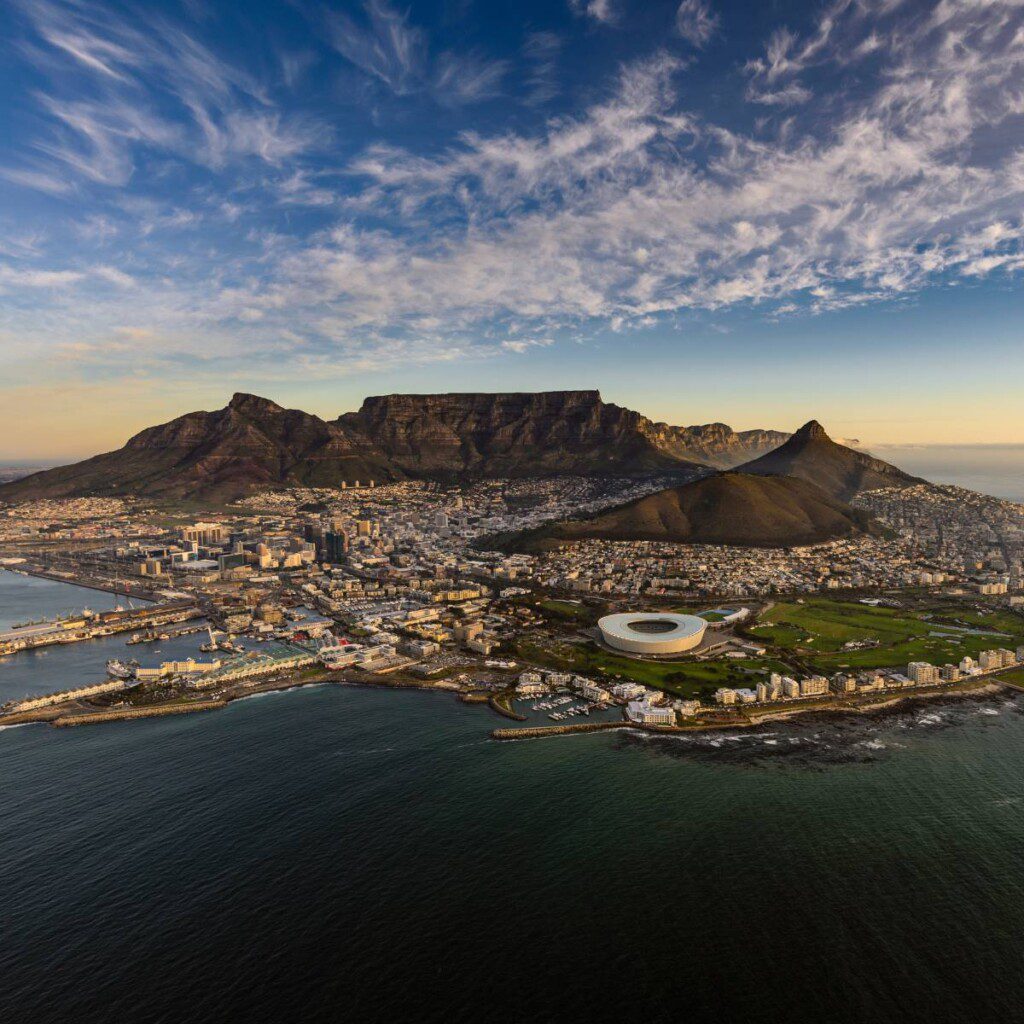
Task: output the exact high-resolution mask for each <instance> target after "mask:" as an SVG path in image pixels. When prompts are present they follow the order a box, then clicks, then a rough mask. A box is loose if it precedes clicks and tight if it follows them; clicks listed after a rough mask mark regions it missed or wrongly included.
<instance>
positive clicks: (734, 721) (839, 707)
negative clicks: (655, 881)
mask: <svg viewBox="0 0 1024 1024" xmlns="http://www.w3.org/2000/svg"><path fill="white" fill-rule="evenodd" d="M323 683H332V684H334V685H337V686H355V687H362V686H366V687H370V688H374V689H377V688H383V689H387V688H391V689H406V690H421V691H430V692H435V693H449V694H452V695H453V696H455V697H457V698H458V699H459V700H460V701H461V702H462V703H466V704H470V705H475V706H479V707H486V708H488V709H489V710H490V711H492V712H493V713H494V714H496V715H500V716H501V717H504V718H507V719H511V720H513V721H516V722H525V721H528V719H527V718H526V717H525V716H521V715H519V714H518V713H517V712H515V711H513V710H512V709H511V707H507V706H506V705H504V704H503V702H502V700H501V696H500V695H496V694H493V693H491V694H488V695H487V696H484V695H483V693H481V692H480V691H479V690H474V689H472V688H470V689H465V688H463V687H460V686H459V685H458V684H455V683H452V682H450V681H448V680H438V681H436V682H423V681H416V680H410V679H406V678H401V677H400V678H395V677H393V676H373V675H368V676H367V677H365V678H358V679H356V678H352V677H349V676H345V675H341V674H336V673H332V672H329V671H328V670H326V669H322V670H310V671H309V672H308V674H307V675H305V676H299V677H296V676H281V677H277V678H273V679H265V680H263V681H262V682H259V683H257V684H254V685H248V686H247V685H244V684H243V685H239V686H236V687H235V688H233V689H229V690H226V691H224V692H223V693H220V694H218V695H217V696H214V697H207V698H198V699H196V700H192V701H190V700H184V701H182V700H178V701H173V702H156V703H153V704H151V705H143V706H134V707H131V706H130V707H115V708H97V707H95V706H92V707H90V706H87V705H84V704H82V703H79V702H69V704H67V705H57V706H51V707H45V708H40V709H39V710H37V711H27V712H23V713H20V714H18V713H15V714H12V715H9V716H4V717H2V718H0V726H15V725H47V724H49V725H52V726H54V727H56V728H66V727H69V726H79V725H90V724H104V723H107V722H116V721H131V720H133V719H140V718H157V717H162V716H165V715H175V714H188V713H191V712H193V711H196V712H198V711H216V710H220V709H221V708H224V707H227V706H228V705H229V704H231V703H233V702H234V701H237V700H244V699H246V698H248V697H253V696H257V695H259V694H262V693H273V692H279V691H284V690H293V689H300V688H302V687H305V686H317V685H321V684H323ZM1002 690H1010V691H1013V692H1018V693H1019V692H1022V691H1024V685H1021V684H1018V683H1014V682H1012V681H1010V680H1009V679H1004V678H1002V677H1000V676H997V675H991V676H986V677H985V678H984V679H975V680H967V681H965V682H961V683H955V684H952V685H951V686H947V687H943V688H942V689H939V690H926V689H922V690H915V691H914V692H911V693H893V694H889V695H886V696H884V697H881V698H876V697H867V698H865V700H864V701H863V702H858V701H857V700H856V698H853V699H851V698H845V699H843V700H830V701H810V702H808V703H807V704H804V705H800V706H795V707H785V708H778V709H765V710H763V711H751V712H745V711H740V712H737V713H734V714H732V715H730V716H729V717H727V718H720V719H718V720H715V719H706V720H703V721H700V720H694V721H692V722H688V723H686V724H683V725H674V726H667V725H644V724H642V723H637V722H632V721H630V720H628V719H626V718H623V720H622V721H614V722H575V723H566V724H559V725H537V726H520V727H518V728H517V727H502V728H496V729H492V730H491V731H490V736H491V738H492V739H495V740H502V741H507V740H513V739H540V738H545V737H553V736H566V735H575V734H580V733H590V732H602V731H609V730H616V729H635V730H637V731H640V732H645V733H648V734H653V735H667V736H670V735H674V734H682V733H694V732H721V731H724V730H730V729H749V728H754V727H758V726H763V725H765V724H766V723H770V722H781V721H787V720H790V719H793V718H797V717H799V716H802V715H813V714H818V715H824V716H829V717H832V716H842V715H850V714H853V715H872V714H880V713H884V712H886V711H888V710H892V709H893V708H895V707H897V706H899V705H903V704H907V703H914V702H918V701H920V702H926V701H927V702H935V701H939V702H947V701H948V702H952V701H957V700H961V699H963V698H965V697H979V696H989V695H993V694H996V693H999V692H1000V691H1002Z"/></svg>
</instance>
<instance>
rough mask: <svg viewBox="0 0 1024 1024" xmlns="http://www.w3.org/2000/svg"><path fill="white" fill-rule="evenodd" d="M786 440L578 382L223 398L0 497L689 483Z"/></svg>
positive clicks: (228, 496)
mask: <svg viewBox="0 0 1024 1024" xmlns="http://www.w3.org/2000/svg"><path fill="white" fill-rule="evenodd" d="M789 437H790V435H788V434H785V433H783V432H781V431H771V430H751V431H742V432H736V431H733V430H732V428H731V427H729V426H727V425H726V424H723V423H710V424H703V425H697V426H691V427H674V426H671V425H669V424H665V423H660V422H655V421H653V420H651V419H649V418H648V417H646V416H644V415H642V414H641V413H639V412H636V411H634V410H632V409H628V408H625V407H624V406H619V405H616V404H614V403H611V402H605V401H604V400H603V399H602V398H601V394H600V392H599V391H596V390H587V389H584V390H574V391H540V392H495V393H487V392H462V393H459V392H452V393H443V394H393V395H378V396H370V397H368V398H366V399H365V400H364V401H363V403H362V405H361V406H360V408H359V409H358V410H356V411H355V412H348V413H343V414H342V415H340V416H338V417H337V418H335V419H333V420H326V419H322V418H321V417H319V416H315V415H313V414H311V413H307V412H303V411H302V410H300V409H287V408H285V407H283V406H281V405H279V404H278V403H276V402H274V401H271V400H270V399H267V398H263V397H261V396H258V395H253V394H249V393H247V392H237V393H235V394H234V395H233V396H232V398H231V400H230V401H229V402H228V404H227V405H226V406H225V407H224V408H222V409H218V410H214V411H212V412H207V411H198V412H190V413H185V414H184V415H182V416H178V417H176V418H174V419H172V420H170V421H168V422H166V423H162V424H157V425H155V426H152V427H147V428H146V429H144V430H141V431H139V432H138V433H137V434H135V435H134V436H132V437H131V438H129V440H128V441H127V442H126V443H125V445H124V447H122V448H120V449H118V450H116V451H113V452H107V453H104V454H101V455H97V456H93V457H92V458H91V459H86V460H84V461H83V462H79V463H75V464H73V465H69V466H62V467H58V468H56V469H51V470H45V471H42V472H39V473H34V474H31V475H29V476H26V477H22V478H20V479H18V480H16V481H14V482H12V483H9V484H6V485H3V486H0V500H3V501H8V502H10V501H18V500H24V499H29V498H39V497H47V498H48V497H66V496H73V495H75V496H77V495H108V496H109V495H139V496H146V497H152V498H157V499H166V500H179V499H182V500H184V499H188V500H217V501H227V500H236V499H237V498H239V497H243V496H244V495H246V494H249V493H252V492H253V491H256V490H273V489H280V488H285V487H295V486H323V487H337V486H340V485H341V484H342V483H349V484H351V483H353V482H355V481H357V480H359V481H363V482H366V481H368V480H371V479H372V480H375V481H378V482H381V481H394V480H405V479H410V478H413V479H432V480H450V481H458V480H469V479H479V478H486V477H543V476H554V475H615V476H638V475H648V474H652V473H678V474H680V475H685V476H688V477H693V476H697V475H701V474H706V473H709V472H712V471H714V470H715V469H723V468H732V467H734V466H735V465H737V464H739V463H743V462H745V461H747V460H749V459H750V458H751V457H753V456H759V455H762V454H764V453H765V452H766V451H768V450H770V449H771V448H773V447H776V446H777V445H778V444H783V443H785V442H786V440H787V439H788V438H789Z"/></svg>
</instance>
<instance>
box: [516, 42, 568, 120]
mask: <svg viewBox="0 0 1024 1024" xmlns="http://www.w3.org/2000/svg"><path fill="white" fill-rule="evenodd" d="M561 49H562V41H561V39H560V38H559V37H558V36H557V35H556V34H555V33H554V32H531V33H530V34H529V35H528V36H527V37H526V41H525V42H524V43H523V56H524V57H525V58H526V61H527V71H526V96H525V99H526V102H527V103H529V104H531V105H536V106H540V105H542V104H544V103H547V102H548V101H549V100H552V99H554V98H555V96H557V95H558V55H559V53H560V51H561Z"/></svg>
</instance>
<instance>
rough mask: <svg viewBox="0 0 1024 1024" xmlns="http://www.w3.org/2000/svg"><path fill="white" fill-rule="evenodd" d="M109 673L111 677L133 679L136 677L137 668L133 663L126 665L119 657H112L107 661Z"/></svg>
mask: <svg viewBox="0 0 1024 1024" xmlns="http://www.w3.org/2000/svg"><path fill="white" fill-rule="evenodd" d="M107 675H108V676H110V678H111V679H133V678H134V677H135V669H134V668H133V667H132V665H130V664H127V665H126V664H125V663H124V662H123V661H119V660H118V659H117V658H111V659H110V660H109V661H108V662H107Z"/></svg>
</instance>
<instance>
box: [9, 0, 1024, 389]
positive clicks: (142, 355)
mask: <svg viewBox="0 0 1024 1024" xmlns="http://www.w3.org/2000/svg"><path fill="white" fill-rule="evenodd" d="M464 6H465V13H464V15H463V18H462V20H461V21H460V22H459V24H461V23H462V22H465V21H467V20H469V21H472V19H473V18H474V17H476V18H482V17H484V15H483V14H482V13H481V11H480V9H479V8H474V7H473V6H472V5H464ZM299 10H300V11H301V13H294V12H293V15H289V17H291V21H290V22H289V24H288V26H287V32H286V33H284V32H283V33H282V39H284V42H278V41H276V36H275V38H274V39H272V38H270V35H268V36H267V38H263V39H260V38H259V29H258V27H256V28H253V27H252V26H250V30H251V31H254V32H256V38H257V39H259V42H260V43H261V44H262V48H255V49H253V48H251V47H249V45H248V41H247V40H244V39H243V40H235V41H234V44H232V45H229V40H228V37H227V36H226V35H225V34H224V29H223V22H222V21H221V20H218V19H217V18H215V17H213V16H212V15H211V14H209V13H208V14H207V15H205V16H199V17H193V18H190V17H188V16H187V15H186V14H182V13H181V9H178V8H175V9H173V10H171V9H169V8H168V9H160V8H149V7H147V8H141V7H131V8H125V7H122V6H119V5H115V4H111V3H107V2H100V0H96V2H86V0H19V2H18V3H17V5H16V10H15V13H14V17H13V23H12V24H13V27H12V30H11V32H10V33H9V42H8V44H7V46H8V47H9V49H10V53H11V58H12V60H14V61H16V62H17V64H18V66H19V67H20V68H21V69H22V70H23V79H22V80H21V83H22V95H21V96H20V97H19V98H17V99H20V103H19V104H17V105H18V106H19V107H20V108H21V109H22V110H23V111H24V113H23V114H21V115H18V116H17V117H16V118H15V119H14V120H13V121H12V125H13V127H14V129H15V130H14V132H13V133H12V138H13V144H12V145H11V146H9V147H7V148H6V151H5V152H4V153H3V154H2V158H0V184H2V186H3V195H4V196H5V197H6V202H5V204H4V209H3V212H2V213H0V228H2V230H0V304H2V307H3V312H2V313H0V339H2V340H3V345H2V349H3V352H4V359H5V361H6V362H7V363H8V364H9V365H10V366H12V367H15V368H16V367H17V366H18V365H19V364H23V363H24V362H25V361H27V360H30V359H35V358H37V357H38V355H39V353H40V352H45V353H49V354H52V355H53V357H54V360H55V365H56V366H58V367H59V368H60V369H61V370H62V372H65V373H80V374H94V375H96V376H98V377H104V378H109V377H112V376H117V375H118V374H124V373H125V372H126V369H125V367H126V364H127V363H129V362H130V364H131V367H132V372H141V369H145V368H156V367H165V368H166V367H174V366H176V365H180V364H181V363H182V362H183V361H188V362H189V364H190V365H200V366H202V365H208V366H210V367H211V368H214V367H223V366H225V365H228V364H231V363H232V362H237V361H239V360H244V361H245V362H246V365H247V367H248V368H249V370H250V372H252V373H254V374H260V373H264V372H269V370H270V368H272V367H273V366H274V365H275V363H276V362H277V361H279V360H282V359H285V360H287V361H288V364H289V366H290V367H292V368H293V369H294V370H295V371H298V372H308V373H316V374H327V375H329V374H332V373H351V372H354V371H358V370H366V369H380V368H386V367H387V366H388V365H389V364H394V363H395V362H396V361H402V362H405V363H417V362H422V363H428V362H432V361H456V360H462V359H466V358H487V357H502V356H504V357H507V356H510V355H511V356H521V357H523V358H530V357H531V353H534V352H537V351H539V350H541V349H548V348H550V347H551V346H552V345H553V344H558V343H561V342H565V343H569V342H572V341H580V340H582V341H586V339H588V338H590V337H593V336H594V335H595V334H597V333H600V332H604V333H610V334H612V335H614V336H616V337H621V338H623V339H624V344H628V342H627V341H626V339H628V338H629V337H630V335H631V333H632V332H636V331H637V330H647V329H650V328H651V327H652V326H656V325H659V324H660V325H665V326H666V327H668V328H672V329H677V330H678V332H679V340H678V345H679V346H680V348H681V349H683V350H685V346H686V344H687V337H686V331H685V323H686V319H687V317H689V316H692V315H696V314H699V315H701V316H704V317H711V318H712V319H713V318H714V316H715V315H716V314H720V313H724V312H727V311H729V310H734V309H745V310H753V311H755V312H756V314H757V315H759V316H762V317H764V318H766V319H770V320H771V319H779V318H787V317H807V316H815V315H818V316H827V315H828V314H829V313H831V312H833V311H836V310H841V309H845V308H850V307H859V306H865V305H871V304H885V303H894V302H895V303H899V302H902V301H906V300H908V299H910V298H912V297H913V296H915V295H916V294H917V293H919V292H920V291H921V290H923V289H927V288H931V287H934V286H936V285H942V286H947V287H957V286H961V285H972V286H973V285H977V284H978V283H979V282H990V281H994V280H997V281H1004V280H1014V281H1016V280H1017V275H1019V273H1020V272H1021V270H1022V269H1024V248H1022V237H1024V221H1022V210H1024V205H1022V198H1024V156H1022V149H1021V145H1020V136H1021V129H1022V126H1024V4H1022V3H1021V2H1019V0H940V2H938V3H928V4H921V3H911V2H909V0H835V2H833V3H831V4H829V5H827V6H826V7H824V8H811V9H809V11H808V16H807V18H806V19H805V23H804V24H802V25H782V24H780V25H775V26H771V27H769V28H767V30H766V31H765V32H764V33H763V34H761V35H760V36H759V37H758V38H750V37H749V36H744V37H743V38H737V37H738V35H739V33H741V31H746V30H745V29H744V28H743V26H742V24H741V19H740V18H739V17H738V15H737V10H738V9H737V8H728V9H727V7H726V6H725V5H723V4H716V3H715V2H714V0H683V2H682V3H668V4H664V5H662V6H661V7H660V8H659V9H658V10H655V8H654V7H653V6H651V5H645V6H644V11H643V17H642V18H641V17H640V13H638V9H637V8H636V7H635V6H632V5H631V3H630V0H600V2H598V0H590V2H586V3H584V2H582V0H579V2H572V3H566V4H565V6H564V8H563V9H560V11H559V12H558V17H553V18H552V20H551V22H550V24H549V23H545V22H543V21H542V20H541V19H540V17H539V16H531V17H529V18H525V19H524V21H523V24H522V25H521V26H519V27H518V34H517V35H515V37H514V38H512V37H511V36H510V35H509V33H508V32H507V31H506V29H505V27H504V26H502V29H501V32H499V33H497V35H500V36H501V38H502V39H506V40H510V42H507V43H506V45H504V46H499V45H498V43H497V42H496V41H495V36H494V35H493V34H491V35H489V34H488V33H487V32H484V31H480V32H478V33H477V34H476V36H474V35H473V34H472V33H469V32H467V31H464V30H462V29H459V30H458V31H456V30H455V29H454V28H453V27H452V24H442V23H439V24H427V23H426V22H424V21H422V20H419V19H418V17H417V12H416V9H415V7H414V8H412V9H406V8H404V7H398V6H394V5H392V4H390V3H389V2H388V0H367V2H366V3H363V4H346V5H339V6H335V7H333V8H330V9H327V8H323V7H320V6H314V5H300V7H299ZM643 26H650V27H649V28H647V29H645V30H644V31H646V32H647V33H648V34H647V35H644V33H643V32H641V28H642V27H643ZM268 30H269V27H268ZM655 30H657V31H655ZM271 34H273V33H271ZM602 40H608V42H607V43H606V44H602ZM627 43H628V47H627V45H626V44H627ZM601 45H607V46H608V47H610V50H609V55H608V56H607V58H606V59H604V60H603V61H601V62H588V71H587V74H586V75H585V76H584V75H583V74H582V73H581V71H580V61H581V57H580V54H581V53H583V54H584V55H586V54H588V53H589V52H590V50H588V49H587V48H593V47H599V46H601ZM616 47H619V48H622V49H623V50H628V53H626V55H625V56H623V55H622V54H621V53H620V52H619V51H618V50H616ZM581 48H582V49H581ZM250 50H251V55H250V56H249V57H248V58H247V53H250ZM591 64H594V65H595V66H594V67H593V68H591V67H590V65H591ZM709 83H713V86H714V90H715V91H714V96H715V97H717V100H716V102H710V101H709V100H707V97H708V96H709V95H711V91H710V89H709ZM722 97H727V99H728V101H727V102H726V100H725V99H722ZM14 105H15V104H13V103H12V106H14ZM12 116H13V115H12ZM140 368H141V369H140ZM12 372H13V371H12Z"/></svg>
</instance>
